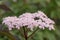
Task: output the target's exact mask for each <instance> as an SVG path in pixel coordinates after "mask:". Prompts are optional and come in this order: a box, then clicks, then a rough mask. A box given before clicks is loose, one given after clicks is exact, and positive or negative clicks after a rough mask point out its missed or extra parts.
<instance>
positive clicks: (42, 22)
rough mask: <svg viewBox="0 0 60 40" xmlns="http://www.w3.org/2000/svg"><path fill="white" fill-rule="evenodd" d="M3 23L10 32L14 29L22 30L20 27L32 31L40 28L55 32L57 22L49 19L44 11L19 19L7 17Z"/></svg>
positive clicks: (27, 14) (26, 14) (21, 16)
mask: <svg viewBox="0 0 60 40" xmlns="http://www.w3.org/2000/svg"><path fill="white" fill-rule="evenodd" d="M2 23H4V24H5V25H7V26H8V28H9V30H12V28H17V29H20V27H23V26H24V27H26V26H27V28H29V29H31V30H33V29H34V28H35V27H39V28H40V29H45V28H48V29H49V30H52V29H53V30H55V29H54V24H55V22H54V21H53V20H51V19H49V18H48V17H47V16H46V15H45V14H44V13H43V12H42V11H38V12H35V13H24V14H22V15H20V16H19V17H18V18H17V17H16V16H12V17H6V18H4V19H3V22H2Z"/></svg>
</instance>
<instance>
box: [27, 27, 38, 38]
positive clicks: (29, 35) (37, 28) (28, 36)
mask: <svg viewBox="0 0 60 40" xmlns="http://www.w3.org/2000/svg"><path fill="white" fill-rule="evenodd" d="M37 30H38V28H37V29H36V30H35V31H34V32H33V33H32V34H31V35H29V36H28V38H30V37H32V36H33V35H34V34H35V32H36V31H37Z"/></svg>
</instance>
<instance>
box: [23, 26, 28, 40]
mask: <svg viewBox="0 0 60 40" xmlns="http://www.w3.org/2000/svg"><path fill="white" fill-rule="evenodd" d="M23 30H24V37H25V40H28V37H27V30H26V29H25V27H23Z"/></svg>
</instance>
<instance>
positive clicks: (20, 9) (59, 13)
mask: <svg viewBox="0 0 60 40" xmlns="http://www.w3.org/2000/svg"><path fill="white" fill-rule="evenodd" d="M1 5H6V6H7V7H8V8H9V9H10V10H6V9H4V8H1ZM38 10H41V11H43V12H44V13H45V14H46V15H47V16H48V17H49V18H51V19H52V20H54V21H55V23H56V24H55V30H54V31H53V30H52V31H48V30H38V31H37V32H36V33H35V34H34V35H33V37H31V38H29V40H60V0H25V1H24V0H0V24H1V23H2V18H4V17H6V16H14V15H16V16H19V15H21V14H22V13H25V12H32V13H33V12H36V11H38ZM10 33H12V34H13V35H15V36H18V38H20V39H21V40H24V38H23V37H21V36H20V35H21V34H20V33H19V31H18V30H13V31H11V32H10ZM30 33H31V32H30ZM30 33H29V34H30ZM0 40H9V39H8V38H7V36H4V35H1V34H0Z"/></svg>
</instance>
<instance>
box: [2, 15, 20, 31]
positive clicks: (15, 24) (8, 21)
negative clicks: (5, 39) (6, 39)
mask: <svg viewBox="0 0 60 40" xmlns="http://www.w3.org/2000/svg"><path fill="white" fill-rule="evenodd" d="M2 23H3V24H5V25H7V26H8V28H9V30H12V28H18V29H19V18H17V17H16V16H13V17H6V18H3V22H2Z"/></svg>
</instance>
